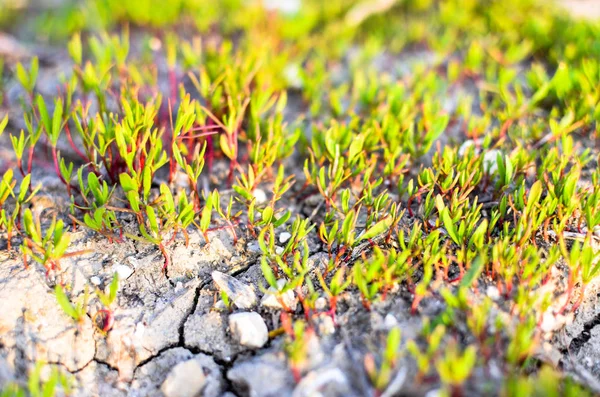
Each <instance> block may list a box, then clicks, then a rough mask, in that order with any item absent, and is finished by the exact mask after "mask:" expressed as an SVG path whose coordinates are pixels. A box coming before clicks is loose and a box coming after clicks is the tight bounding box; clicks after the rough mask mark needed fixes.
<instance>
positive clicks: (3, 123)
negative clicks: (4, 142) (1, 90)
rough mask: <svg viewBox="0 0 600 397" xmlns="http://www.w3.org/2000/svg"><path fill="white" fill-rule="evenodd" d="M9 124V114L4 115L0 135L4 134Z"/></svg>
mask: <svg viewBox="0 0 600 397" xmlns="http://www.w3.org/2000/svg"><path fill="white" fill-rule="evenodd" d="M7 124H8V114H7V115H6V116H4V118H3V119H2V121H0V136H2V133H3V132H4V129H5V128H6V125H7Z"/></svg>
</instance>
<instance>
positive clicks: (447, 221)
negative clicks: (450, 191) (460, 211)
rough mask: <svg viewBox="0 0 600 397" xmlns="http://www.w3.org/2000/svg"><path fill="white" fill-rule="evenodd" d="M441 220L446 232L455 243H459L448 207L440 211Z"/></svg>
mask: <svg viewBox="0 0 600 397" xmlns="http://www.w3.org/2000/svg"><path fill="white" fill-rule="evenodd" d="M441 215H442V221H443V222H444V228H445V229H446V231H447V232H448V235H449V236H450V238H451V239H452V241H454V242H455V243H456V244H458V245H460V240H459V239H458V235H457V234H456V228H455V227H454V221H453V220H452V218H451V217H450V211H449V210H448V208H444V210H443V211H442V214H441Z"/></svg>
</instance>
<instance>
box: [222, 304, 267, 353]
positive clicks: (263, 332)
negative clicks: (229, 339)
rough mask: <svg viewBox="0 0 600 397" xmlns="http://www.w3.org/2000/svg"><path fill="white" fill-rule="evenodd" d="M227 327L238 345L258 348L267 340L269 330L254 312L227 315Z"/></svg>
mask: <svg viewBox="0 0 600 397" xmlns="http://www.w3.org/2000/svg"><path fill="white" fill-rule="evenodd" d="M229 328H230V329H231V332H232V334H233V337H234V338H235V339H236V340H237V341H238V342H239V344H240V345H242V346H246V347H250V348H253V349H259V348H261V347H263V346H264V345H265V343H267V341H268V340H269V330H268V329H267V325H266V324H265V321H264V320H263V319H262V317H261V316H260V315H259V314H258V313H256V312H247V313H235V314H232V315H230V316H229Z"/></svg>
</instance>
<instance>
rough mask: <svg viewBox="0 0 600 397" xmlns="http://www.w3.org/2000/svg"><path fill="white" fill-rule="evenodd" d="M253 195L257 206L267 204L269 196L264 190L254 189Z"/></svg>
mask: <svg viewBox="0 0 600 397" xmlns="http://www.w3.org/2000/svg"><path fill="white" fill-rule="evenodd" d="M253 195H254V198H255V199H256V204H264V203H266V202H267V195H266V193H265V192H264V191H263V190H262V189H254V192H253Z"/></svg>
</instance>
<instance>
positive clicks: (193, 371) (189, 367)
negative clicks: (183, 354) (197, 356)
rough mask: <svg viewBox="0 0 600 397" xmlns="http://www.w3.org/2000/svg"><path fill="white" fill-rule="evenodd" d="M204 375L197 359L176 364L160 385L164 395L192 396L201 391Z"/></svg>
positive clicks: (172, 396)
mask: <svg viewBox="0 0 600 397" xmlns="http://www.w3.org/2000/svg"><path fill="white" fill-rule="evenodd" d="M205 384H206V376H204V371H203V370H202V365H201V364H200V362H199V361H198V360H188V361H184V362H182V363H179V364H177V365H176V366H175V367H173V369H172V370H171V372H169V375H167V379H165V381H164V382H163V383H162V385H161V386H160V390H161V391H162V392H163V393H164V395H165V397H194V396H197V395H199V394H200V392H202V389H203V388H204V385H205Z"/></svg>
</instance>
